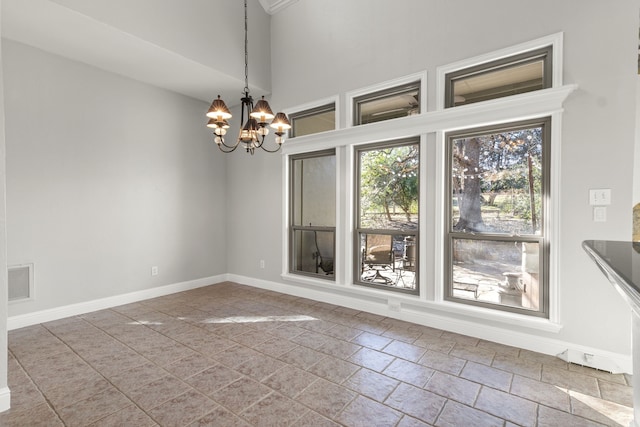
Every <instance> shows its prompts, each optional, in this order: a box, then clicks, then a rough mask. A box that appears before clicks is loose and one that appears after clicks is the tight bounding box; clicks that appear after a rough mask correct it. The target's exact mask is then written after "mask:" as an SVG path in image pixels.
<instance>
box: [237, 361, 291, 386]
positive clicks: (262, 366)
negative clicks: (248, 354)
mask: <svg viewBox="0 0 640 427" xmlns="http://www.w3.org/2000/svg"><path fill="white" fill-rule="evenodd" d="M284 366H286V363H284V362H282V361H280V360H277V359H274V358H273V357H269V356H265V355H261V356H256V357H253V358H251V359H249V360H247V361H246V362H244V363H242V364H240V365H238V366H236V367H235V370H236V371H238V372H240V373H242V374H244V375H246V376H248V377H251V378H253V379H254V380H256V381H262V380H263V379H265V378H267V377H268V376H269V375H271V374H273V373H274V372H276V371H277V370H278V369H280V368H282V367H284Z"/></svg>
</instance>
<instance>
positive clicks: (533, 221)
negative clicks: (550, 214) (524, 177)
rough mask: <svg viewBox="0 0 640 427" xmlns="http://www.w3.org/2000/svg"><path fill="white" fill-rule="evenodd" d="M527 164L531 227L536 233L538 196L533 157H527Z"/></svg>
mask: <svg viewBox="0 0 640 427" xmlns="http://www.w3.org/2000/svg"><path fill="white" fill-rule="evenodd" d="M527 162H528V164H529V199H530V203H531V227H532V230H531V231H532V232H533V233H535V232H536V228H537V225H538V218H537V217H536V195H535V193H534V189H535V187H534V182H533V162H532V161H531V155H529V156H528V157H527Z"/></svg>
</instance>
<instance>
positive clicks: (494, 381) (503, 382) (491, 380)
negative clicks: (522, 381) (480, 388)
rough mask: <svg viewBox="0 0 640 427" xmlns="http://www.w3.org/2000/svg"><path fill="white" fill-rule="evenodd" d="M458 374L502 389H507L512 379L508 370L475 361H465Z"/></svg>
mask: <svg viewBox="0 0 640 427" xmlns="http://www.w3.org/2000/svg"><path fill="white" fill-rule="evenodd" d="M460 376H461V377H462V378H466V379H468V380H471V381H475V382H477V383H480V384H482V385H486V386H489V387H492V388H495V389H499V390H503V391H509V388H510V387H511V380H512V379H513V374H511V373H509V372H505V371H501V370H500V369H495V368H491V367H489V366H486V365H482V364H480V363H475V362H467V364H466V365H465V367H464V369H463V370H462V373H461V374H460Z"/></svg>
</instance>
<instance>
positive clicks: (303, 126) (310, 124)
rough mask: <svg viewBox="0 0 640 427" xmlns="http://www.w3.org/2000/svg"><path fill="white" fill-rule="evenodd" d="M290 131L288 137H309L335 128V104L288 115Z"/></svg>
mask: <svg viewBox="0 0 640 427" xmlns="http://www.w3.org/2000/svg"><path fill="white" fill-rule="evenodd" d="M289 121H290V122H291V130H290V131H289V137H290V138H295V137H298V136H304V135H311V134H314V133H319V132H326V131H329V130H334V129H335V128H336V104H335V102H332V103H330V104H326V105H322V106H320V107H315V108H311V109H308V110H304V111H298V112H295V113H291V114H289Z"/></svg>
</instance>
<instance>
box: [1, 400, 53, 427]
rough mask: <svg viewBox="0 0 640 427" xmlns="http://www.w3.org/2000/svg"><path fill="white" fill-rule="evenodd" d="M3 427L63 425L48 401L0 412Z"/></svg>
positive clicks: (50, 426)
mask: <svg viewBox="0 0 640 427" xmlns="http://www.w3.org/2000/svg"><path fill="white" fill-rule="evenodd" d="M0 425H1V426H3V427H25V426H29V427H63V426H64V424H63V423H62V421H61V420H60V418H59V417H58V415H57V414H56V413H55V412H54V411H53V409H51V407H50V406H49V405H47V404H46V403H43V404H40V405H37V406H35V407H32V408H14V409H10V410H8V411H5V412H2V413H0Z"/></svg>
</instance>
